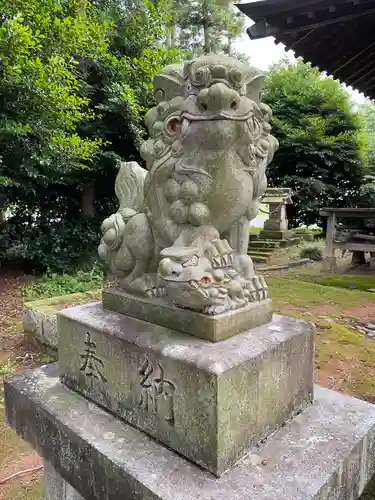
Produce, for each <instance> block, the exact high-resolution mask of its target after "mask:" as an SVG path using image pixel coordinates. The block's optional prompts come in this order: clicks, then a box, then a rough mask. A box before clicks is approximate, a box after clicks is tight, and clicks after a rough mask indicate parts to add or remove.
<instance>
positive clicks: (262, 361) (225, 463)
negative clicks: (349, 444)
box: [59, 303, 314, 475]
mask: <svg viewBox="0 0 375 500" xmlns="http://www.w3.org/2000/svg"><path fill="white" fill-rule="evenodd" d="M59 329H60V343H59V365H60V370H61V375H62V379H63V381H64V382H65V383H66V384H67V385H69V386H70V387H72V388H73V389H75V390H77V391H79V392H81V393H82V394H84V395H85V396H87V397H89V398H90V399H92V400H94V401H96V402H98V403H99V404H101V405H102V406H104V407H106V408H108V409H110V410H111V411H112V412H114V413H116V414H117V415H119V416H121V417H122V418H123V419H125V420H127V421H128V422H130V423H131V424H133V425H135V426H137V427H139V428H141V429H142V430H143V431H145V432H147V433H148V434H150V435H151V436H153V437H155V438H157V439H158V440H159V441H161V442H163V443H165V444H166V445H168V446H169V447H171V448H172V449H174V450H176V451H178V452H179V453H181V454H182V455H184V456H186V457H188V458H189V459H191V460H193V461H194V462H196V463H198V464H200V465H201V466H203V467H205V468H207V469H208V470H210V471H211V472H213V473H214V474H217V475H220V474H222V473H223V472H224V471H225V470H227V469H228V467H230V466H231V465H233V464H234V463H235V462H236V461H237V460H238V459H239V458H241V457H242V456H243V455H244V454H245V453H246V452H247V451H248V449H249V448H250V446H252V445H254V444H256V443H258V442H259V441H260V440H261V439H263V438H265V437H266V436H268V435H269V434H270V433H272V432H273V431H274V430H275V429H277V428H278V427H280V426H281V425H283V424H284V422H285V421H286V420H287V419H289V418H291V417H292V416H293V415H295V414H296V413H298V412H299V411H300V410H302V409H303V408H305V407H306V406H307V405H308V404H309V403H310V402H311V400H312V392H313V383H312V380H313V350H314V349H313V334H314V331H313V326H312V324H311V323H307V322H304V321H300V320H296V319H293V318H287V317H282V316H275V317H274V319H273V321H272V322H271V323H269V324H267V325H264V326H261V327H258V328H255V329H252V330H249V331H248V332H246V333H243V334H239V335H237V336H236V337H232V338H230V339H227V340H224V341H222V342H218V343H215V344H212V343H210V342H206V341H203V340H201V339H198V338H195V337H192V336H189V335H185V334H183V333H180V332H177V331H173V330H168V329H166V328H164V327H161V326H156V325H153V324H151V323H146V322H144V321H139V320H136V319H134V318H130V317H127V316H123V315H119V314H115V313H113V312H109V311H106V310H103V309H102V307H101V305H100V304H99V303H98V304H91V305H86V306H80V307H76V308H71V309H67V310H66V311H63V312H62V313H61V314H60V315H59ZM85 342H86V343H85ZM89 350H90V352H89Z"/></svg>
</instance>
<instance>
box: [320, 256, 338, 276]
mask: <svg viewBox="0 0 375 500" xmlns="http://www.w3.org/2000/svg"><path fill="white" fill-rule="evenodd" d="M322 271H323V272H328V273H334V272H335V271H337V260H336V257H324V258H323V262H322Z"/></svg>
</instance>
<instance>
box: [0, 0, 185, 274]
mask: <svg viewBox="0 0 375 500" xmlns="http://www.w3.org/2000/svg"><path fill="white" fill-rule="evenodd" d="M168 22H169V18H168V16H167V14H166V5H165V4H164V3H163V0H161V1H160V2H158V3H157V4H154V3H152V2H148V0H144V1H143V2H139V3H138V4H134V3H133V2H129V3H127V2H122V1H120V0H118V1H115V0H107V1H105V0H103V1H100V0H99V1H96V2H95V3H93V4H90V3H89V2H86V1H85V0H0V61H1V67H0V207H3V208H4V207H5V208H8V207H10V208H11V210H10V213H11V217H10V218H9V219H8V220H7V221H6V222H3V223H2V224H1V228H0V229H1V235H0V236H1V243H0V256H1V257H2V258H3V259H4V258H5V257H7V256H9V253H12V254H14V253H15V252H16V253H17V255H20V256H21V257H22V258H23V259H24V260H26V261H28V262H29V263H30V265H31V267H32V268H33V269H46V268H52V269H57V270H67V269H68V268H71V267H72V266H75V265H79V264H80V261H82V260H83V261H84V262H86V263H87V262H88V256H89V255H92V254H93V252H94V251H95V248H96V246H97V242H98V229H99V222H100V219H101V218H102V217H103V214H104V213H105V214H108V212H109V210H110V206H111V205H112V204H113V201H114V200H113V183H114V178H115V174H116V171H117V168H118V161H119V159H121V158H122V159H126V160H128V159H139V158H138V145H139V142H140V140H141V137H142V135H143V133H144V130H143V125H142V116H143V113H144V109H145V108H147V107H148V106H149V105H150V102H151V85H152V78H153V76H154V74H155V73H156V72H157V71H159V70H160V69H161V67H162V66H164V65H165V64H168V63H169V62H172V61H174V60H175V59H176V58H177V57H178V53H177V52H175V51H170V50H167V49H166V48H164V47H163V46H162V45H161V44H160V41H161V40H163V39H164V38H165V34H166V27H167V23H168ZM140 33H141V34H142V36H140Z"/></svg>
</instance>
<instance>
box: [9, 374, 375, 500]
mask: <svg viewBox="0 0 375 500" xmlns="http://www.w3.org/2000/svg"><path fill="white" fill-rule="evenodd" d="M58 375H59V372H58V369H57V367H54V366H49V367H45V368H42V369H39V370H35V371H33V372H31V373H25V374H19V375H15V376H13V377H12V378H11V379H10V380H8V381H7V382H6V384H5V399H6V412H7V418H8V421H9V423H10V425H11V426H12V427H14V428H15V429H16V430H17V432H18V434H19V435H21V436H22V437H23V438H25V439H27V440H28V441H29V442H30V443H31V444H32V445H33V446H34V448H35V449H36V450H37V451H38V452H39V453H40V454H41V455H43V456H44V457H45V459H46V460H47V461H48V462H49V463H50V464H51V466H52V467H53V469H52V470H51V469H50V468H49V467H48V469H47V483H48V484H51V481H52V482H53V488H56V487H57V488H60V489H57V490H56V489H54V490H53V491H57V494H56V495H55V496H53V492H52V490H51V494H50V496H49V497H46V498H48V500H68V499H69V500H81V497H80V496H79V495H81V496H82V498H83V499H87V500H124V499H129V500H130V499H134V500H136V499H137V500H141V499H147V500H151V499H153V500H177V499H178V500H197V499H202V500H205V499H207V500H222V499H223V498H228V499H235V500H248V499H249V498H256V499H257V500H283V499H288V500H290V499H293V500H312V499H314V500H333V499H357V498H358V497H359V496H360V494H361V493H362V491H363V489H364V487H365V485H366V483H367V482H368V481H369V479H370V478H371V476H372V475H373V474H374V472H375V460H374V458H375V457H374V455H375V406H374V405H371V404H368V403H365V402H363V401H359V400H356V399H353V398H349V397H347V396H344V395H342V394H339V393H336V392H333V391H329V390H326V389H320V388H317V389H316V391H315V402H314V404H312V405H309V407H308V408H307V409H306V410H305V411H303V412H302V413H301V414H300V415H298V416H297V417H295V418H294V419H292V420H291V421H290V422H287V423H286V425H285V426H284V427H282V428H281V429H280V430H279V431H277V432H276V433H275V434H273V435H272V436H271V437H269V439H268V440H265V441H264V442H262V443H260V444H259V445H258V446H256V447H254V448H253V449H252V450H250V452H249V454H248V455H247V456H246V457H245V458H243V459H242V460H241V462H239V463H238V464H237V465H236V466H235V467H233V468H232V469H231V470H230V471H228V472H227V473H226V474H224V475H223V476H222V477H221V478H215V477H214V476H213V475H212V474H211V473H209V472H207V471H204V470H202V469H201V468H200V467H198V466H197V465H194V464H193V463H191V462H189V461H188V460H186V459H185V458H183V457H181V456H180V455H178V454H176V453H175V452H173V451H172V450H170V449H169V448H167V447H165V446H163V445H162V444H159V443H158V442H157V441H155V440H153V439H150V438H149V437H148V436H147V435H146V434H144V433H143V432H141V431H139V430H137V429H135V428H134V427H132V426H130V425H128V424H126V423H124V422H123V421H121V420H119V419H118V418H116V417H115V416H113V415H111V414H110V413H108V412H106V411H104V410H101V409H100V408H99V407H98V406H97V405H95V404H93V403H90V402H89V401H88V400H87V399H85V398H84V397H82V396H80V395H78V394H76V393H75V392H72V391H70V390H69V389H67V388H66V387H64V385H63V384H62V383H61V382H60V381H59V377H58ZM240 403H241V402H240V401H238V404H240ZM59 480H60V481H59ZM64 484H65V488H66V490H65V491H67V493H64V490H61V485H63V486H64ZM51 488H52V486H51ZM61 491H63V494H62V493H61ZM51 495H52V496H51ZM64 495H65V497H64ZM69 495H70V496H69Z"/></svg>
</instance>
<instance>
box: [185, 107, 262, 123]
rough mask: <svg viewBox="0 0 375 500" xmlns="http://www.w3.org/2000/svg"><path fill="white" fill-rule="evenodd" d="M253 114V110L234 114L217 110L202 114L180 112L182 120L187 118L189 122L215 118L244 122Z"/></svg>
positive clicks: (206, 120)
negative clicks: (242, 113)
mask: <svg viewBox="0 0 375 500" xmlns="http://www.w3.org/2000/svg"><path fill="white" fill-rule="evenodd" d="M252 115H253V111H252V110H249V111H248V112H247V113H245V114H244V115H236V114H235V113H233V112H232V113H231V112H229V111H219V112H216V113H205V114H204V115H199V114H197V115H195V114H192V113H187V112H185V113H182V115H181V118H182V120H183V121H184V120H187V121H189V122H209V121H217V120H229V121H236V122H245V121H246V120H248V119H249V118H250V117H251V116H252Z"/></svg>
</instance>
